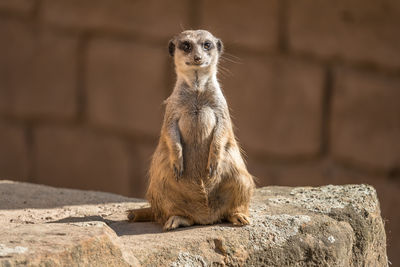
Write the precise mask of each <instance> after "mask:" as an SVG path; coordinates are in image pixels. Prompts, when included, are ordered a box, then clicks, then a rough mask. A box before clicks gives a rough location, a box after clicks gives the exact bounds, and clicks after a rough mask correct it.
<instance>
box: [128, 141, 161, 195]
mask: <svg viewBox="0 0 400 267" xmlns="http://www.w3.org/2000/svg"><path fill="white" fill-rule="evenodd" d="M156 145H157V140H154V142H152V143H148V142H146V143H144V142H141V143H135V144H134V151H135V153H134V154H135V155H134V166H133V169H134V177H133V180H132V192H131V196H133V197H140V198H144V197H145V194H146V190H147V185H148V183H149V175H148V172H149V168H150V163H151V158H152V156H153V153H154V151H155V150H156Z"/></svg>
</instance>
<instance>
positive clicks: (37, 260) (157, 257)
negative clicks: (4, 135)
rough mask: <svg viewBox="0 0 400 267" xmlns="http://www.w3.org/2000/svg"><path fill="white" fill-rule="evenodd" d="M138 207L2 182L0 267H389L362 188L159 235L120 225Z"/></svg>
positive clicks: (368, 191) (324, 192)
mask: <svg viewBox="0 0 400 267" xmlns="http://www.w3.org/2000/svg"><path fill="white" fill-rule="evenodd" d="M145 205H146V202H145V201H144V200H140V199H132V198H126V197H122V196H118V195H113V194H108V193H102V192H92V191H79V190H68V189H59V188H53V187H48V186H42V185H34V184H27V183H15V182H11V181H0V266H20V265H28V266H76V265H78V264H79V266H105V265H108V266H387V265H388V264H387V256H386V236H385V231H384V226H383V222H382V218H381V216H380V208H379V202H378V199H377V196H376V192H375V190H374V188H373V187H371V186H368V185H346V186H332V185H328V186H324V187H316V188H312V187H301V188H300V187H298V188H290V187H264V188H260V189H257V191H256V193H255V195H254V197H253V200H252V205H251V219H252V222H253V223H252V224H251V225H249V226H246V227H232V226H231V225H229V224H218V225H212V226H194V227H189V228H181V229H178V230H176V231H172V232H166V233H164V232H162V229H161V227H160V226H159V225H157V224H154V223H134V224H132V223H128V222H127V221H126V218H125V213H124V212H125V210H127V209H130V208H135V207H142V206H145Z"/></svg>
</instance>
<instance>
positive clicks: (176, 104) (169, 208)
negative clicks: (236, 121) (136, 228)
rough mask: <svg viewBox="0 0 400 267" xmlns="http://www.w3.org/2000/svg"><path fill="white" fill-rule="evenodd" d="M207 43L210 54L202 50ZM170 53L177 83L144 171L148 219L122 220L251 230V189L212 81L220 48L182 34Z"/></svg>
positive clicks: (205, 38)
mask: <svg viewBox="0 0 400 267" xmlns="http://www.w3.org/2000/svg"><path fill="white" fill-rule="evenodd" d="M184 41H186V42H188V43H190V44H191V50H190V51H184V49H182V43H183V42H184ZM205 42H209V43H211V47H212V48H210V49H205V47H204V44H205ZM170 53H171V55H172V56H173V57H174V59H175V66H176V72H177V82H176V86H175V88H174V91H173V93H172V94H171V96H170V97H169V98H168V99H167V100H166V101H165V102H166V110H165V117H164V122H163V126H162V129H161V137H160V140H159V143H158V146H157V148H156V151H155V152H154V155H153V158H152V162H151V166H150V172H149V176H150V184H149V187H148V191H147V199H148V201H149V202H150V204H151V212H148V213H146V212H143V210H132V211H130V212H129V215H128V216H129V218H130V219H131V220H132V221H139V220H143V218H144V217H143V214H146V215H147V216H148V217H147V218H146V219H154V220H155V221H157V222H159V223H161V224H163V225H164V229H165V230H171V229H175V228H177V227H179V226H190V225H192V224H212V223H216V222H220V221H221V220H228V221H230V222H232V223H233V224H235V225H245V224H249V223H250V221H249V218H248V214H249V211H248V208H249V202H250V198H251V195H252V191H253V188H254V182H253V178H252V176H251V175H250V174H249V173H248V171H247V169H246V165H245V163H244V161H243V159H242V156H241V153H240V148H239V145H238V143H237V141H236V139H235V136H234V133H233V130H232V123H231V119H230V115H229V110H228V106H227V103H226V100H225V98H224V96H223V94H222V92H221V89H220V87H219V83H218V81H217V79H216V73H217V64H218V59H219V56H220V54H221V53H222V43H221V41H220V40H218V39H217V38H215V37H214V36H213V35H211V34H210V33H209V32H207V31H202V30H198V31H185V32H183V33H181V34H180V35H178V36H176V37H175V38H174V39H173V40H171V42H170ZM196 56H197V57H201V60H200V63H201V64H200V63H199V62H196V60H195V59H194V58H195V57H196ZM194 63H199V65H194Z"/></svg>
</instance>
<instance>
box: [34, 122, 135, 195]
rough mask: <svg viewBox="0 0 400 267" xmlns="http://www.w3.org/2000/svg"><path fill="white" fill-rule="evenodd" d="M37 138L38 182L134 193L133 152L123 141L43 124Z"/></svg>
mask: <svg viewBox="0 0 400 267" xmlns="http://www.w3.org/2000/svg"><path fill="white" fill-rule="evenodd" d="M34 137H35V148H34V152H35V163H36V165H35V170H36V177H35V181H36V182H38V183H42V184H48V185H53V186H63V187H69V188H79V189H93V190H102V191H107V192H114V193H119V194H123V195H129V194H130V192H131V186H132V184H131V165H130V155H129V151H128V148H127V146H126V145H125V143H124V142H122V141H121V140H119V139H117V138H115V137H108V136H104V135H101V134H97V133H95V132H92V131H90V130H86V129H80V128H66V127H57V128H55V127H40V128H38V129H37V130H36V131H35V132H34Z"/></svg>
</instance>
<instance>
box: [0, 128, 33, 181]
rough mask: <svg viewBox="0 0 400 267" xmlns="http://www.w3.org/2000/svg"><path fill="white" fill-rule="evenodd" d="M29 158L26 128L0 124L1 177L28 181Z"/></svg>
mask: <svg viewBox="0 0 400 267" xmlns="http://www.w3.org/2000/svg"><path fill="white" fill-rule="evenodd" d="M28 172H29V158H28V148H27V138H26V136H25V131H24V128H23V127H21V126H19V125H14V124H9V123H5V122H0V177H2V178H3V179H9V180H17V181H28V178H29V177H28V175H29V174H28Z"/></svg>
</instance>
